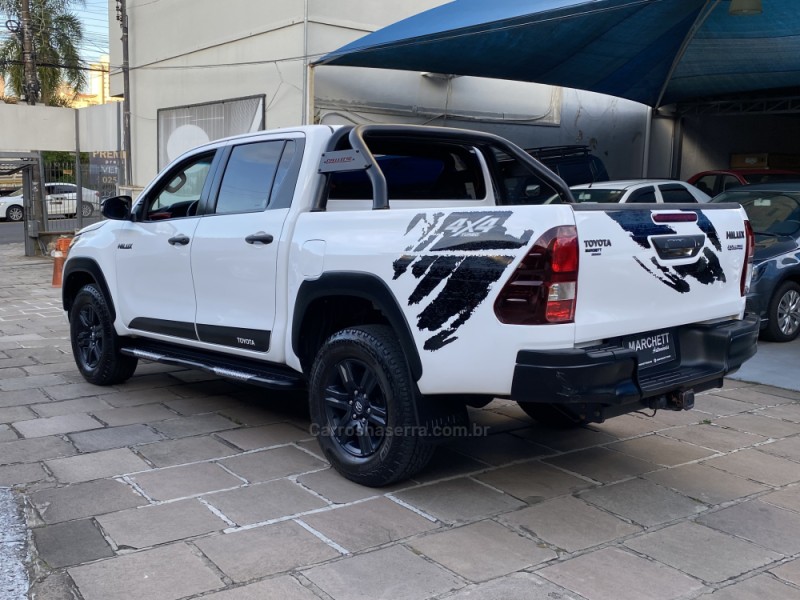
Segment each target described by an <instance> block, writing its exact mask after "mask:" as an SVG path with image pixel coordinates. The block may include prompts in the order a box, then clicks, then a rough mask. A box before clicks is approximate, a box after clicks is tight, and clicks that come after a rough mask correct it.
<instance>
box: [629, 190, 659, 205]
mask: <svg viewBox="0 0 800 600" xmlns="http://www.w3.org/2000/svg"><path fill="white" fill-rule="evenodd" d="M655 201H656V190H655V188H654V187H653V186H648V187H643V188H641V189H638V190H635V191H633V192H631V195H630V196H628V200H627V201H626V202H655Z"/></svg>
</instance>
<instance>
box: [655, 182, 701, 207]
mask: <svg viewBox="0 0 800 600" xmlns="http://www.w3.org/2000/svg"><path fill="white" fill-rule="evenodd" d="M658 189H659V190H661V195H662V196H663V197H664V202H669V203H672V204H674V203H680V202H697V199H696V198H695V197H694V196H692V193H691V192H690V191H689V190H687V189H686V188H685V187H683V186H682V185H677V184H674V183H672V184H667V185H660V186H658Z"/></svg>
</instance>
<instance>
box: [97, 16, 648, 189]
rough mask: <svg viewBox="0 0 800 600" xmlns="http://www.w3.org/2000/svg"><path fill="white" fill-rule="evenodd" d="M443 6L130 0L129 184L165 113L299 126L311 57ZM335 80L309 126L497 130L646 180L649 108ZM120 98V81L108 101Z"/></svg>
mask: <svg viewBox="0 0 800 600" xmlns="http://www.w3.org/2000/svg"><path fill="white" fill-rule="evenodd" d="M443 3H444V2H443V1H441V0H405V1H404V2H393V3H390V2H376V1H374V0H373V1H370V0H341V1H339V2H335V3H334V2H330V1H329V0H280V1H278V0H269V1H267V2H252V1H248V0H226V2H225V3H224V7H221V6H220V3H219V2H218V1H217V0H170V2H156V3H153V2H152V1H151V0H128V17H129V38H130V43H129V45H130V66H131V70H130V80H131V128H132V136H131V137H132V153H133V177H134V183H135V184H137V185H144V184H146V183H147V182H148V181H149V180H150V179H151V178H152V177H153V176H154V175H155V174H156V172H157V170H158V161H157V148H158V134H157V118H158V110H159V109H162V108H175V107H180V106H186V105H192V104H199V103H204V102H213V101H221V100H231V99H235V98H241V97H246V96H254V95H261V94H264V95H265V96H266V119H265V120H266V127H267V128H275V127H283V126H288V125H295V124H299V123H301V122H302V121H303V119H304V117H305V116H306V107H307V103H306V100H305V98H306V96H305V93H306V91H307V90H306V88H307V79H306V70H305V64H306V62H307V60H306V59H305V58H304V57H306V56H309V57H310V59H311V61H313V60H314V59H316V58H318V57H319V56H322V55H324V54H326V53H327V52H330V51H332V50H335V49H336V48H339V47H341V46H342V45H344V44H346V43H348V42H351V41H353V40H355V39H358V38H359V37H362V36H363V35H365V34H366V33H369V32H371V31H374V30H376V29H378V28H380V27H383V26H385V25H388V24H390V23H393V22H395V21H398V20H400V19H402V18H405V17H407V16H410V15H412V14H416V13H419V12H421V11H424V10H427V9H428V8H432V7H434V6H437V5H439V4H443ZM115 4H116V2H115V0H109V14H110V17H111V19H110V21H109V22H110V30H111V31H110V33H109V38H110V42H111V43H110V45H111V64H112V65H120V64H121V62H122V57H121V46H119V45H118V37H119V28H118V24H117V22H116V20H115V12H114V9H115ZM336 70H338V71H342V72H344V71H346V72H347V75H343V76H342V77H341V78H339V77H338V76H331V75H330V74H328V75H326V71H327V72H328V73H330V72H334V71H335V69H334V68H333V67H319V68H317V69H315V71H316V74H315V80H314V88H313V93H314V97H315V100H316V110H315V113H314V116H316V117H317V118H318V119H321V120H322V121H323V122H336V119H340V122H348V121H353V120H354V121H356V122H365V121H362V119H364V120H370V119H375V120H378V121H384V122H386V121H393V122H429V123H436V124H446V125H449V126H460V127H468V128H474V129H481V130H488V131H493V132H496V133H499V134H501V135H504V136H506V137H509V138H510V139H512V140H513V141H515V142H517V143H519V144H520V145H523V146H526V147H535V146H544V145H556V144H558V145H560V144H576V143H579V144H587V145H589V146H591V147H592V149H593V150H594V152H595V153H596V154H597V155H598V156H600V157H601V158H602V159H603V161H604V162H605V163H606V166H607V168H608V170H609V173H610V174H611V176H612V177H620V178H621V177H637V176H641V175H642V168H643V162H642V157H643V156H644V154H645V153H644V144H645V137H646V129H647V110H646V108H645V107H644V106H642V105H639V104H635V103H632V102H628V101H625V100H619V99H614V98H609V97H606V96H601V95H597V94H592V93H589V92H578V91H575V90H561V89H560V88H552V87H549V86H541V85H536V84H522V83H518V82H507V81H496V80H484V79H475V78H468V77H467V78H458V79H453V80H444V81H442V80H435V79H431V78H423V77H421V76H420V74H419V73H393V74H390V75H389V76H388V81H389V83H387V79H386V77H385V76H381V75H380V71H379V70H375V69H336ZM112 72H114V69H112ZM121 92H122V80H121V75H120V74H119V72H117V74H115V75H114V76H112V94H115V95H118V94H120V93H121ZM364 109H367V110H364ZM334 112H336V113H338V116H337V115H333V114H332V113H334Z"/></svg>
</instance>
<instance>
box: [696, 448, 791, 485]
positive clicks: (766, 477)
mask: <svg viewBox="0 0 800 600" xmlns="http://www.w3.org/2000/svg"><path fill="white" fill-rule="evenodd" d="M703 464H705V465H708V466H710V467H714V468H715V469H721V470H723V471H726V472H728V473H733V474H734V475H739V476H740V477H746V478H748V479H752V480H753V481H759V482H761V483H766V484H768V485H786V484H787V483H793V482H795V481H800V467H798V465H797V463H794V462H791V461H789V460H786V459H784V458H780V457H777V456H772V455H770V454H767V453H765V452H759V451H758V450H754V449H747V450H741V451H739V452H734V453H733V454H727V455H725V456H720V457H718V458H711V459H709V460H707V461H704V462H703Z"/></svg>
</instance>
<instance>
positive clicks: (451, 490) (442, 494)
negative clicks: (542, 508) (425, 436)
mask: <svg viewBox="0 0 800 600" xmlns="http://www.w3.org/2000/svg"><path fill="white" fill-rule="evenodd" d="M395 496H396V497H397V498H399V499H401V500H403V501H404V502H407V503H409V504H410V505H412V506H414V507H415V508H418V509H420V510H422V511H423V512H425V513H426V514H429V515H431V516H434V517H436V518H437V519H440V520H442V521H445V522H449V523H455V522H458V521H468V520H472V519H478V518H484V517H489V516H492V515H496V514H498V513H501V512H507V511H509V510H513V509H515V508H519V507H521V506H523V504H522V502H520V501H519V500H517V499H516V498H514V497H512V496H509V495H508V494H503V493H501V492H498V491H495V490H493V489H491V488H489V487H487V486H485V485H481V484H480V483H477V482H476V481H473V480H471V479H465V478H462V479H452V480H450V481H443V482H441V483H433V484H431V485H426V486H423V487H418V488H412V489H410V490H406V491H404V492H398V493H397V494H395Z"/></svg>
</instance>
